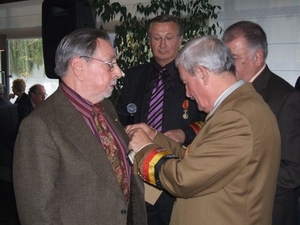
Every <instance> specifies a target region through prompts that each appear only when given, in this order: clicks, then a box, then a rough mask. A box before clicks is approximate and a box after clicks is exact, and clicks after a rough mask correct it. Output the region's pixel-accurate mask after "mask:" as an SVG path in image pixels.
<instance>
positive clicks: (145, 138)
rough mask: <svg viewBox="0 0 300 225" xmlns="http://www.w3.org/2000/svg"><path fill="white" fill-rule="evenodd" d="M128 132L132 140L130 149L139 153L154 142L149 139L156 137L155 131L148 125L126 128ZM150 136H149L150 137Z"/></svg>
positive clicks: (135, 125)
mask: <svg viewBox="0 0 300 225" xmlns="http://www.w3.org/2000/svg"><path fill="white" fill-rule="evenodd" d="M125 130H126V132H127V134H128V136H129V137H130V138H131V141H130V142H129V145H128V148H129V149H132V150H133V151H135V152H139V151H140V150H141V148H143V147H144V146H146V145H148V144H151V143H152V140H151V138H150V137H149V135H150V136H153V138H154V136H155V133H156V132H155V130H153V129H152V128H150V127H148V126H147V125H146V124H134V125H129V126H127V127H126V129H125ZM148 134H149V135H148Z"/></svg>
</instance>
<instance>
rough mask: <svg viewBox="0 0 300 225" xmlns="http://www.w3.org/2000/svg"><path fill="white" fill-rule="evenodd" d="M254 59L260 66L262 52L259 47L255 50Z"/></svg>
mask: <svg viewBox="0 0 300 225" xmlns="http://www.w3.org/2000/svg"><path fill="white" fill-rule="evenodd" d="M254 61H255V64H256V65H257V66H261V65H262V64H263V63H264V52H263V50H261V49H258V50H256V51H255V54H254Z"/></svg>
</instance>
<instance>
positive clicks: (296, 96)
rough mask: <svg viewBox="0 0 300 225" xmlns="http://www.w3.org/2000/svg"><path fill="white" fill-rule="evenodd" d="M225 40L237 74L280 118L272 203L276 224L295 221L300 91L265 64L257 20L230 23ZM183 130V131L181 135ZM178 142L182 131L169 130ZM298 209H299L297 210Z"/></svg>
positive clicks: (264, 47) (299, 166)
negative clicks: (275, 180)
mask: <svg viewBox="0 0 300 225" xmlns="http://www.w3.org/2000/svg"><path fill="white" fill-rule="evenodd" d="M223 41H224V42H225V43H226V45H227V46H228V47H229V48H230V50H231V52H232V53H233V56H234V58H235V64H236V70H237V75H238V77H239V78H240V79H243V80H244V81H246V82H252V84H253V86H254V88H255V89H256V91H257V92H258V93H259V94H260V95H261V96H262V97H263V99H264V100H265V102H266V103H267V104H268V105H269V107H270V108H271V110H272V111H273V113H274V114H275V116H276V118H277V122H278V125H279V129H280V133H281V163H280V170H279V175H278V179H277V189H276V196H275V201H274V207H273V222H272V224H273V225H291V224H293V222H292V221H293V192H294V190H295V189H296V188H297V187H299V186H300V149H299V146H300V129H299V127H300V93H299V92H297V91H296V89H295V88H293V87H292V86H291V85H290V84H289V83H287V82H286V81H285V80H283V79H282V78H281V77H279V76H277V75H276V74H274V73H273V72H272V71H270V69H269V67H268V66H267V65H266V58H267V55H268V43H267V37H266V34H265V32H264V31H263V29H262V28H261V27H260V26H259V25H258V24H256V23H253V22H250V21H241V22H238V23H235V24H233V25H231V26H230V27H228V28H227V29H226V30H225V32H224V34H223ZM178 133H180V135H178ZM168 136H169V137H171V138H173V139H174V140H176V141H178V142H182V141H183V140H184V133H183V132H182V131H178V130H173V131H169V133H168ZM294 213H298V214H299V211H298V212H294Z"/></svg>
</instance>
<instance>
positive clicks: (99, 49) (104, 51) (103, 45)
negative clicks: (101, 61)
mask: <svg viewBox="0 0 300 225" xmlns="http://www.w3.org/2000/svg"><path fill="white" fill-rule="evenodd" d="M94 54H95V55H101V56H107V57H115V55H116V54H115V50H114V48H113V46H112V44H111V43H110V42H109V41H106V40H103V39H100V38H98V39H97V46H96V50H95V53H94Z"/></svg>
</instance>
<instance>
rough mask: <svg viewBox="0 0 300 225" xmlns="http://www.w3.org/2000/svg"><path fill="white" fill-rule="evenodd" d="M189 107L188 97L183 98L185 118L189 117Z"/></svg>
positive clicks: (183, 116)
mask: <svg viewBox="0 0 300 225" xmlns="http://www.w3.org/2000/svg"><path fill="white" fill-rule="evenodd" d="M188 107H189V100H188V99H185V100H183V103H182V108H183V115H182V118H183V119H185V120H186V119H188V118H189V115H188Z"/></svg>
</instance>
